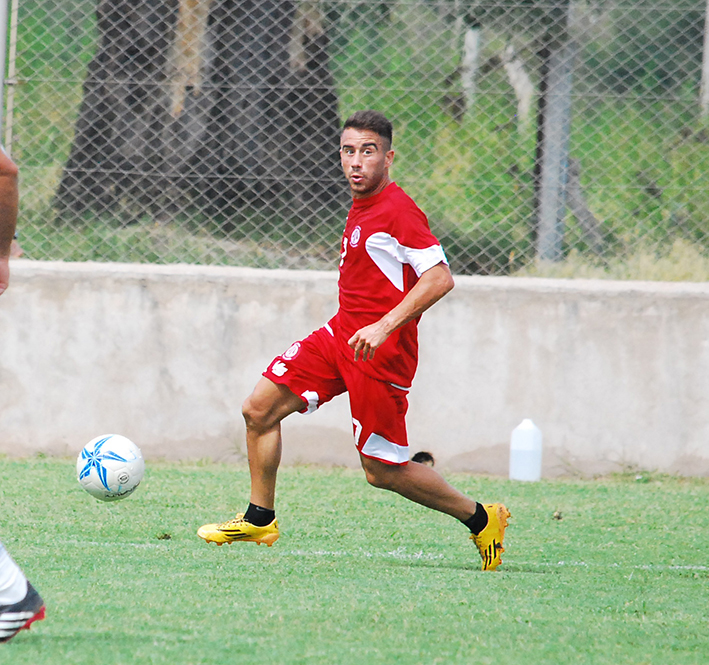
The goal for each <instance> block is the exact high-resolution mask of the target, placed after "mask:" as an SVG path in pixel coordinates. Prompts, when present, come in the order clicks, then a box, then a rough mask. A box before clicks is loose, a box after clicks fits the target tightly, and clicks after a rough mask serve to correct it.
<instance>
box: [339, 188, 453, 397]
mask: <svg viewBox="0 0 709 665" xmlns="http://www.w3.org/2000/svg"><path fill="white" fill-rule="evenodd" d="M441 262H443V263H446V264H447V263H448V261H447V259H446V255H445V254H444V252H443V248H442V247H441V245H440V243H439V242H438V240H437V239H436V237H435V236H434V235H433V234H432V233H431V229H430V228H429V226H428V220H427V219H426V215H424V214H423V212H422V211H421V210H420V208H419V207H418V206H417V205H416V204H415V203H414V201H413V200H412V199H411V197H409V196H408V195H407V194H406V193H405V192H404V190H403V189H401V188H400V187H399V186H398V185H396V183H391V184H390V185H388V186H387V187H386V189H384V191H382V192H380V193H379V194H376V195H375V196H370V197H368V198H365V199H354V200H353V202H352V207H351V208H350V212H349V214H348V216H347V224H346V225H345V232H344V234H343V236H342V252H341V254H340V279H339V293H340V307H339V310H338V312H337V314H336V315H335V317H334V318H333V319H332V320H331V321H330V323H329V325H330V327H331V328H332V332H333V334H334V336H335V339H336V340H337V342H338V346H339V348H340V349H341V350H342V352H343V353H345V354H347V356H348V357H350V358H354V351H353V350H352V348H351V347H350V346H349V345H348V344H347V342H348V340H349V339H350V338H351V337H352V335H354V333H355V332H357V330H359V329H360V328H363V327H364V326H366V325H369V324H370V323H374V322H375V321H378V320H379V319H380V318H381V317H382V316H384V315H385V314H386V313H387V312H389V311H390V310H392V309H393V308H394V307H396V305H398V304H399V303H400V302H401V301H402V300H403V299H404V296H405V295H406V294H407V293H408V292H409V291H410V290H411V288H412V287H413V286H414V284H416V282H417V281H418V278H419V277H420V276H421V274H422V273H424V272H425V271H426V270H428V269H429V268H433V266H436V265H438V264H439V263H441ZM419 318H420V317H419ZM417 326H418V318H417V319H414V320H412V321H409V322H408V323H407V324H405V325H403V326H402V327H401V328H399V329H398V330H395V331H394V332H393V333H392V334H391V335H390V336H389V337H388V338H387V339H386V341H385V342H384V344H382V346H380V347H379V348H378V349H377V351H376V353H375V354H374V358H372V359H371V360H366V361H362V360H358V361H357V364H358V366H359V367H360V368H361V370H362V371H363V372H365V373H366V374H368V375H369V376H371V377H373V378H375V379H379V380H382V381H387V382H389V383H392V384H394V385H396V386H398V387H401V388H409V387H410V386H411V382H412V381H413V378H414V374H415V373H416V366H417V364H418V334H417Z"/></svg>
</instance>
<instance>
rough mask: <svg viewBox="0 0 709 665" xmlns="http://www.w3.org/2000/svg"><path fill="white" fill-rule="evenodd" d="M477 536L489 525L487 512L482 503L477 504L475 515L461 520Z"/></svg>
mask: <svg viewBox="0 0 709 665" xmlns="http://www.w3.org/2000/svg"><path fill="white" fill-rule="evenodd" d="M461 521H462V522H463V524H465V526H467V527H468V528H469V529H470V531H471V532H472V533H474V534H475V535H476V536H477V535H478V534H479V533H480V532H481V531H482V530H483V529H484V528H485V527H486V526H487V512H486V511H485V508H483V505H482V504H481V503H478V504H476V506H475V515H471V516H470V517H468V519H467V520H461Z"/></svg>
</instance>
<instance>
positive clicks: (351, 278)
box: [197, 111, 510, 570]
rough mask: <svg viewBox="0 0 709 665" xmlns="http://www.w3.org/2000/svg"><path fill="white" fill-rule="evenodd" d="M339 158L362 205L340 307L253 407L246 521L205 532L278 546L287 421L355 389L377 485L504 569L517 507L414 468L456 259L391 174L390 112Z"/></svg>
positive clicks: (369, 124) (367, 123)
mask: <svg viewBox="0 0 709 665" xmlns="http://www.w3.org/2000/svg"><path fill="white" fill-rule="evenodd" d="M340 156H341V162H342V169H343V171H344V174H345V177H346V178H347V181H348V183H349V186H350V190H351V193H352V199H353V200H352V207H351V208H350V212H349V215H348V216H347V222H346V224H345V231H344V234H343V236H342V246H341V253H340V279H339V309H338V311H337V313H336V314H335V316H334V317H333V318H332V319H331V320H330V321H329V322H328V323H326V324H325V325H324V326H323V327H322V328H319V329H318V330H316V331H315V332H313V333H311V334H310V335H309V336H308V337H306V338H305V339H303V340H300V341H298V342H295V343H293V344H292V345H291V346H290V347H289V348H288V349H287V350H286V351H285V352H284V353H283V354H282V355H280V356H277V357H276V358H275V359H274V360H273V361H272V362H271V364H270V365H269V366H268V368H267V369H266V371H265V372H264V373H263V377H262V378H261V379H260V381H259V382H258V383H257V385H256V387H255V388H254V391H253V392H252V393H251V395H250V396H249V397H248V398H247V399H246V401H245V402H244V405H243V415H244V419H245V421H246V443H247V449H248V457H249V470H250V474H251V500H250V501H251V502H250V503H249V506H248V508H247V510H246V513H239V514H237V516H236V518H235V519H232V520H229V521H226V522H223V523H221V524H205V525H204V526H202V527H201V528H200V529H199V530H198V532H197V533H198V535H199V536H200V537H201V538H203V539H204V540H206V541H207V542H215V543H217V544H218V545H222V544H223V543H232V542H234V541H251V542H256V543H258V544H261V543H266V544H267V545H269V546H270V545H272V544H273V543H274V542H275V541H276V540H277V539H278V536H279V532H278V522H277V521H276V515H275V511H274V505H275V490H276V473H277V470H278V465H279V463H280V459H281V426H280V423H281V421H282V420H283V419H284V418H285V417H286V416H288V415H290V414H291V413H294V412H296V411H299V412H301V413H311V412H313V411H314V410H315V409H317V408H319V407H320V406H321V405H323V404H325V403H326V402H328V401H329V400H331V399H332V398H333V397H335V396H336V395H339V394H341V393H344V392H348V393H349V398H350V409H351V413H352V425H353V432H354V440H355V445H356V446H357V450H358V451H359V454H360V460H361V463H362V467H363V468H364V472H365V475H366V478H367V481H368V482H369V483H370V484H372V485H373V486H375V487H379V488H383V489H387V490H391V491H393V492H396V493H398V494H400V495H401V496H403V497H405V498H407V499H410V500H411V501H414V502H416V503H420V504H421V505H423V506H427V507H428V508H432V509H434V510H438V511H440V512H443V513H447V514H448V515H451V516H452V517H455V518H456V519H458V520H460V521H461V522H463V524H465V525H466V526H467V527H468V528H469V529H470V531H471V536H470V538H471V539H472V540H473V541H474V543H475V545H476V546H477V548H478V550H479V552H480V555H481V557H482V569H483V570H494V569H495V568H497V566H498V565H499V564H500V563H501V553H502V552H503V551H504V548H503V538H504V534H505V528H506V527H507V520H508V518H509V516H510V513H509V511H508V510H507V508H506V507H505V506H504V505H502V504H500V503H494V504H485V505H483V504H480V503H477V502H475V501H473V500H472V499H470V498H469V497H468V496H466V495H465V494H463V493H461V492H459V491H458V490H456V489H455V488H454V487H452V486H451V485H449V484H448V483H447V482H446V481H445V480H444V479H443V477H442V476H441V475H440V474H439V473H438V472H437V471H435V470H434V469H433V468H431V467H430V466H427V465H425V464H420V463H417V462H413V461H409V460H408V443H407V436H406V422H405V416H406V410H407V408H408V402H407V393H408V391H409V389H410V387H411V382H412V380H413V378H414V373H415V371H416V366H417V362H418V342H417V324H418V321H419V318H420V317H421V314H423V312H424V311H426V310H427V309H428V308H429V307H431V305H433V304H434V303H435V302H436V301H438V300H439V299H440V298H442V297H443V296H444V295H446V293H448V292H449V291H450V290H451V289H452V288H453V285H454V284H453V278H452V277H451V273H450V270H449V268H448V261H447V259H446V256H445V254H444V252H443V249H442V248H441V245H440V244H439V242H438V240H437V239H436V238H435V237H434V236H433V234H432V233H431V231H430V229H429V226H428V220H427V219H426V216H425V215H424V214H423V212H422V211H421V210H420V209H419V208H418V207H417V206H416V204H415V203H414V202H413V200H412V199H411V198H410V197H409V196H407V195H406V194H405V193H404V191H403V190H402V189H401V188H400V187H398V186H397V185H396V183H394V182H392V180H391V179H390V177H389V169H390V167H391V165H392V162H393V160H394V151H393V150H392V125H391V123H390V122H389V120H388V119H387V118H386V117H385V116H384V115H382V114H381V113H378V112H376V111H358V112H357V113H355V114H353V115H352V116H350V117H349V118H348V119H347V120H346V121H345V124H344V128H343V131H342V134H341V137H340Z"/></svg>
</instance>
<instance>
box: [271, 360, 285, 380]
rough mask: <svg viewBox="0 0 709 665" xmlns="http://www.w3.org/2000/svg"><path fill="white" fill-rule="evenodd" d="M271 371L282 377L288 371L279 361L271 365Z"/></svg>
mask: <svg viewBox="0 0 709 665" xmlns="http://www.w3.org/2000/svg"><path fill="white" fill-rule="evenodd" d="M271 371H272V372H273V373H274V374H275V375H276V376H283V375H284V374H285V373H286V372H287V371H288V368H287V367H286V366H285V364H283V363H282V362H281V361H280V360H276V362H275V363H273V365H271Z"/></svg>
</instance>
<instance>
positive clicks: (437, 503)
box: [360, 456, 510, 570]
mask: <svg viewBox="0 0 709 665" xmlns="http://www.w3.org/2000/svg"><path fill="white" fill-rule="evenodd" d="M360 459H361V462H362V468H363V469H364V472H365V474H366V476H367V482H369V483H370V484H371V485H373V486H374V487H379V488H381V489H386V490H390V491H392V492H396V493H397V494H400V495H401V496H403V497H405V498H406V499H409V500H410V501H414V502H416V503H419V504H421V505H422V506H426V507H427V508H432V509H433V510H438V511H439V512H442V513H446V514H447V515H451V516H452V517H455V518H456V519H458V520H460V521H461V522H463V524H465V525H466V526H467V527H468V528H469V529H470V530H471V532H472V535H471V536H470V538H471V540H473V541H474V542H475V545H476V546H477V548H478V551H479V552H480V556H481V558H482V562H483V563H482V569H483V570H495V568H497V566H499V565H500V563H502V559H501V554H502V552H504V547H503V545H502V543H503V539H504V537H505V528H506V527H507V520H508V518H509V517H510V512H509V511H508V510H507V508H506V507H505V506H504V505H502V504H501V503H495V504H485V505H483V504H480V503H477V502H476V501H473V500H472V499H470V498H469V497H467V496H466V495H465V494H463V493H462V492H459V491H458V490H457V489H455V487H453V486H452V485H450V484H449V483H448V482H447V481H446V480H445V479H444V478H443V476H441V474H439V473H438V472H437V471H436V470H435V469H433V468H431V467H429V466H426V465H425V464H419V463H418V462H409V463H408V464H404V465H393V464H385V463H384V462H380V461H378V460H374V459H370V458H367V457H364V456H360Z"/></svg>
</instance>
